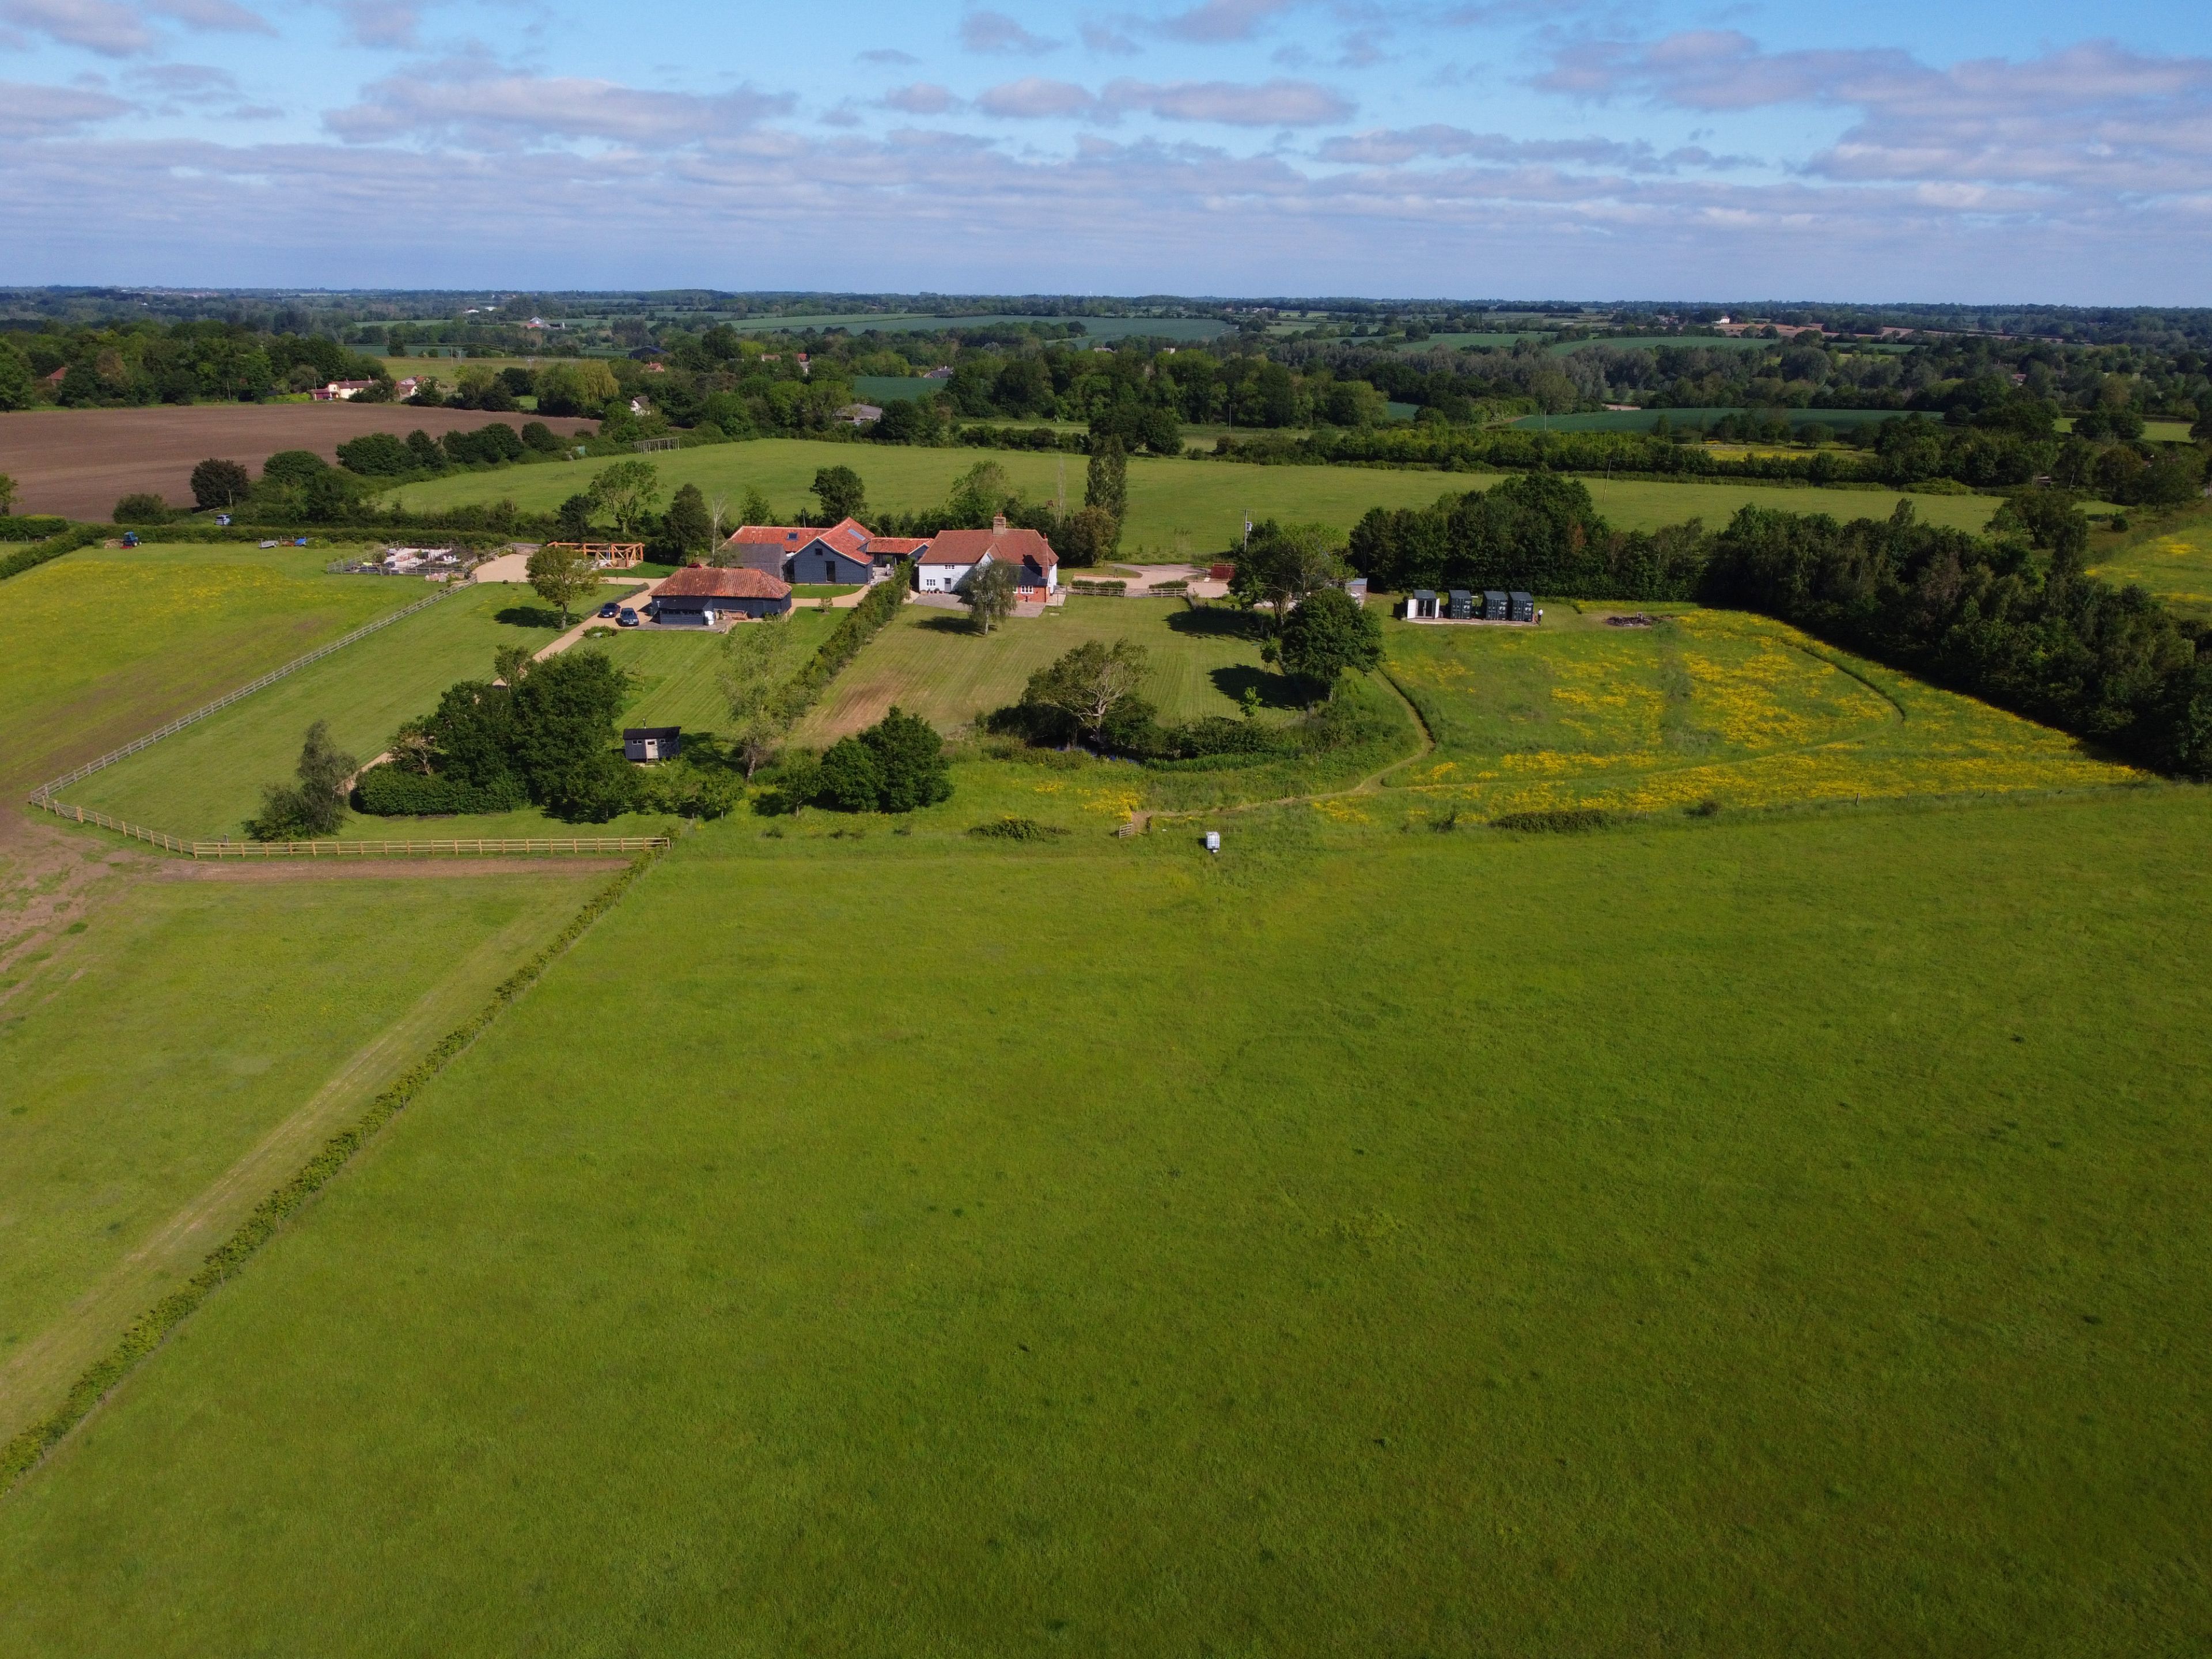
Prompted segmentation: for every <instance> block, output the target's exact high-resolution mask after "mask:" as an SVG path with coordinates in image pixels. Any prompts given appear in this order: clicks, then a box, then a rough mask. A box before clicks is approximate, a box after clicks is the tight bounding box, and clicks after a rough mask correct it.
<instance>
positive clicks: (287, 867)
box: [161, 853, 629, 882]
mask: <svg viewBox="0 0 2212 1659" xmlns="http://www.w3.org/2000/svg"><path fill="white" fill-rule="evenodd" d="M628 863H629V860H628V859H625V858H619V857H613V856H609V857H604V858H603V857H599V856H595V855H589V854H586V855H574V854H566V853H563V854H553V855H549V856H545V857H540V858H523V857H516V858H500V857H485V858H472V857H470V856H468V855H466V854H440V855H439V856H437V857H435V858H429V857H425V858H406V859H349V860H345V861H344V862H343V863H341V862H338V861H336V860H329V859H268V860H255V861H254V862H253V863H252V864H244V863H240V864H228V863H222V862H216V861H212V860H207V859H181V858H180V859H168V860H163V862H162V864H161V877H162V879H164V880H166V881H246V882H263V881H352V880H359V879H362V878H368V879H372V880H374V879H382V880H386V881H416V880H419V879H422V878H425V877H439V876H502V875H518V874H529V875H538V876H542V875H544V874H546V873H547V872H553V873H554V874H556V875H566V874H567V873H568V872H570V871H572V870H619V869H621V868H622V867H623V866H624V865H625V864H628Z"/></svg>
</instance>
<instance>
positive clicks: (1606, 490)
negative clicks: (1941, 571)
mask: <svg viewBox="0 0 2212 1659" xmlns="http://www.w3.org/2000/svg"><path fill="white" fill-rule="evenodd" d="M1567 418H1574V417H1571V416H1570V417H1567ZM981 459H990V460H992V461H994V462H996V463H997V464H998V465H1000V466H1002V467H1004V468H1005V469H1006V472H1007V475H1008V476H1009V477H1012V480H1013V482H1014V484H1015V486H1016V487H1017V488H1018V489H1020V490H1021V491H1022V492H1023V493H1024V494H1025V495H1029V496H1030V497H1031V498H1032V499H1034V500H1051V499H1054V498H1055V496H1056V495H1058V493H1059V492H1060V489H1062V488H1065V489H1066V498H1067V499H1068V500H1069V501H1071V502H1080V501H1082V499H1083V485H1084V467H1085V462H1084V458H1083V457H1082V456H1080V455H1066V456H1063V455H1044V454H1036V453H1029V452H1025V451H1015V450H1008V451H991V452H988V453H987V454H986V453H983V452H978V451H976V450H972V449H917V448H911V447H906V446H903V445H896V444H850V443H828V442H822V441H815V440H806V439H781V438H769V439H761V440H757V441H753V442H750V443H741V444H716V445H712V446H709V447H703V448H699V449H686V450H678V451H675V452H672V453H667V454H664V455H657V456H655V457H654V458H653V464H654V465H655V466H657V467H658V468H659V474H660V478H661V482H662V483H663V485H664V487H665V488H666V489H675V488H676V487H677V486H678V485H680V484H686V483H696V484H697V485H698V486H699V487H700V489H702V490H703V491H705V492H706V494H707V495H708V496H709V497H710V498H711V497H713V496H714V495H725V496H727V497H728V498H730V499H731V500H732V501H735V500H736V499H737V498H738V496H739V495H742V494H743V492H744V489H745V488H746V487H747V486H748V485H752V486H757V487H758V488H759V489H761V490H762V491H763V492H764V493H765V494H766V495H767V496H768V498H769V501H770V502H771V503H772V504H774V506H775V508H776V510H777V511H778V513H782V514H786V515H789V514H795V513H799V512H802V511H805V510H807V509H809V508H811V507H812V506H813V505H814V501H813V497H812V496H811V495H809V494H808V493H807V491H808V489H810V487H811V485H812V483H813V481H814V475H815V473H816V472H817V471H819V470H820V469H821V468H823V467H825V466H849V467H851V468H853V469H854V471H857V472H858V473H859V474H860V477H861V479H862V481H863V482H865V483H866V485H867V487H868V501H869V503H870V505H871V506H872V507H876V508H878V509H882V508H886V507H888V508H890V509H891V510H893V511H896V512H914V511H919V510H921V509H923V508H925V507H933V506H936V505H939V504H940V503H942V502H943V501H944V500H945V495H947V494H948V493H949V491H950V489H951V484H952V481H953V480H954V479H956V478H957V477H959V476H960V475H961V474H962V473H963V472H965V471H967V470H968V469H969V467H971V466H973V465H975V463H976V462H977V461H978V460H981ZM603 465H608V463H607V462H605V461H604V460H592V461H571V462H558V463H547V464H544V465H534V466H517V467H507V468H501V469H499V470H496V471H485V472H465V473H456V474H454V475H453V476H452V477H447V478H441V479H439V480H437V481H436V482H435V483H427V484H410V485H408V486H407V487H406V488H405V489H403V490H398V491H396V492H394V495H395V496H396V497H397V498H398V499H399V500H401V501H404V503H405V504H406V505H407V506H408V507H411V508H414V509H416V510H419V511H425V512H430V511H435V510H437V509H439V508H441V507H458V506H462V505H465V504H470V503H482V502H488V501H499V500H501V499H505V500H510V501H513V502H514V503H515V504H516V505H517V506H518V507H524V508H526V509H528V510H530V511H533V512H541V511H550V509H552V508H554V507H558V506H559V505H560V504H561V502H562V501H563V500H565V499H566V498H567V497H568V496H569V495H574V494H575V493H576V492H577V491H579V490H580V489H583V488H584V487H585V486H586V484H587V483H589V482H590V479H591V477H592V474H593V473H594V472H595V471H598V470H599V467H601V466H603ZM1496 482H1497V480H1496V478H1494V477H1487V476H1484V475H1481V474H1475V473H1449V474H1448V473H1442V472H1436V471H1428V470H1425V469H1424V470H1408V469H1397V468H1383V467H1356V466H1246V465H1239V464H1235V463H1228V462H1221V461H1188V460H1156V459H1139V460H1134V461H1132V462H1131V463H1130V464H1129V517H1128V520H1127V523H1126V524H1125V525H1124V526H1122V537H1121V556H1123V557H1124V558H1131V559H1136V560H1139V561H1146V560H1150V561H1154V562H1159V561H1175V560H1182V559H1192V558H1206V557H1210V556H1214V555H1216V554H1220V553H1224V552H1225V551H1227V550H1229V549H1230V548H1231V547H1233V546H1235V545H1236V544H1237V541H1238V539H1239V538H1240V536H1241V535H1242V532H1243V523H1244V520H1245V518H1246V517H1247V515H1249V516H1250V517H1252V518H1254V519H1255V520H1256V519H1266V518H1275V519H1283V520H1323V521H1325V522H1327V523H1329V524H1332V525H1334V526H1338V527H1339V528H1340V529H1343V530H1347V531H1348V530H1349V529H1350V528H1351V527H1352V525H1354V524H1356V523H1357V522H1358V520H1359V517H1360V515H1361V514H1362V513H1365V512H1366V511H1367V510H1368V508H1370V507H1425V506H1427V505H1428V504H1429V503H1430V502H1431V501H1435V500H1436V498H1437V496H1438V495H1442V494H1443V493H1444V492H1445V491H1446V490H1467V489H1485V488H1487V487H1488V486H1489V485H1491V484H1492V483H1496ZM1584 482H1585V483H1588V484H1589V489H1590V494H1591V495H1593V496H1595V498H1596V501H1597V504H1598V507H1599V509H1600V510H1601V512H1603V513H1605V514H1606V516H1607V519H1608V520H1611V521H1612V522H1613V524H1615V525H1617V526H1620V528H1622V529H1624V530H1656V529H1657V528H1658V527H1659V526H1662V525H1667V524H1679V523H1680V522H1681V521H1682V520H1685V519H1690V518H1702V519H1704V520H1705V522H1706V523H1708V524H1715V525H1717V524H1720V523H1723V522H1724V521H1725V520H1727V519H1728V518H1729V516H1730V515H1732V514H1733V513H1735V510H1736V509H1737V508H1738V507H1741V506H1743V505H1744V504H1745V503H1746V502H1749V501H1759V502H1763V503H1773V504H1775V505H1778V506H1782V507H1788V508H1790V509H1791V510H1793V511H1799V512H1825V513H1834V514H1836V515H1837V516H1838V517H1842V518H1881V517H1886V516H1887V514H1888V513H1889V512H1890V510H1891V509H1892V508H1893V507H1895V506H1896V504H1897V502H1898V501H1899V499H1900V497H1899V496H1898V495H1895V494H1893V493H1892V492H1891V491H1888V490H1882V489H1786V488H1781V487H1778V486H1774V485H1768V484H1755V483H1646V482H1643V481H1640V480H1621V481H1618V482H1608V481H1607V480H1605V479H1602V478H1592V479H1586V480H1585V481H1584ZM1911 499H1912V501H1913V502H1914V504H1915V506H1916V507H1917V509H1918V511H1919V513H1920V516H1921V517H1922V519H1923V520H1925V521H1927V522H1929V523H1932V524H1941V525H1948V526H1954V527H1955V528H1959V529H1963V530H1979V529H1981V528H1982V527H1983V526H1984V525H1986V524H1987V523H1988V522H1989V518H1990V513H1994V512H1995V511H1996V506H1997V503H1996V501H1995V500H1994V499H1993V498H1992V497H1990V496H1987V495H1915V496H1913V497H1912V498H1911Z"/></svg>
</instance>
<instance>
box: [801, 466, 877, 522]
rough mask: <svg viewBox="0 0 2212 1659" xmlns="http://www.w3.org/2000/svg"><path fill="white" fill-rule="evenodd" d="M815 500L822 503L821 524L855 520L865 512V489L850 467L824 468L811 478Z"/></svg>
mask: <svg viewBox="0 0 2212 1659" xmlns="http://www.w3.org/2000/svg"><path fill="white" fill-rule="evenodd" d="M813 488H814V499H815V500H816V501H819V502H820V503H821V504H822V522H823V523H824V524H837V523H840V522H842V520H846V519H857V518H859V517H860V514H861V513H864V512H866V510H867V505H868V487H867V486H866V484H864V483H861V482H860V474H859V473H857V472H855V471H853V469H852V468H851V467H849V466H825V467H823V468H821V469H819V470H818V471H817V472H816V473H815V475H814V486H813Z"/></svg>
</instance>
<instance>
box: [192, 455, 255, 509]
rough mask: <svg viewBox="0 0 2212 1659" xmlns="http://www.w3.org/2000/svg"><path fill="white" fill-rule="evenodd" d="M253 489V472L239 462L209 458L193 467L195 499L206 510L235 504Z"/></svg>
mask: <svg viewBox="0 0 2212 1659" xmlns="http://www.w3.org/2000/svg"><path fill="white" fill-rule="evenodd" d="M252 488H253V477H252V474H251V473H249V472H248V471H246V469H245V468H244V467H242V466H240V465H239V464H238V463H237V462H236V461H223V460H216V459H208V460H204V461H202V462H201V463H200V464H199V465H197V466H196V467H194V468H193V469H192V501H193V503H194V504H195V505H196V506H197V507H200V508H201V509H202V510H203V511H212V510H213V509H215V508H217V507H236V506H237V505H238V504H239V503H240V501H244V500H245V499H246V494H247V492H248V491H250V490H251V489H252Z"/></svg>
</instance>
